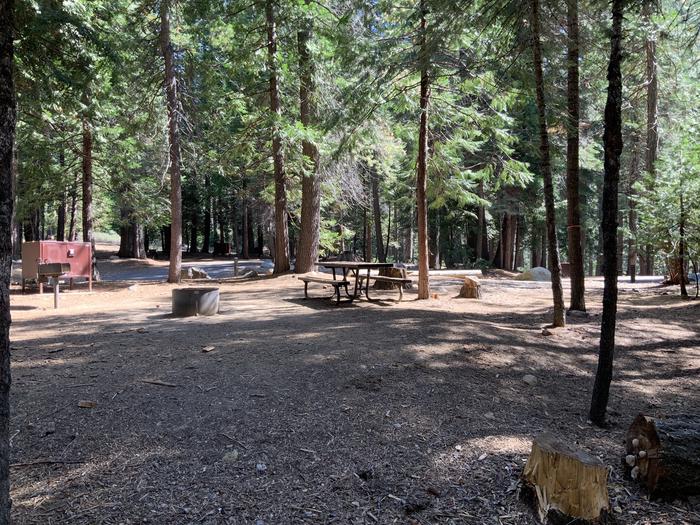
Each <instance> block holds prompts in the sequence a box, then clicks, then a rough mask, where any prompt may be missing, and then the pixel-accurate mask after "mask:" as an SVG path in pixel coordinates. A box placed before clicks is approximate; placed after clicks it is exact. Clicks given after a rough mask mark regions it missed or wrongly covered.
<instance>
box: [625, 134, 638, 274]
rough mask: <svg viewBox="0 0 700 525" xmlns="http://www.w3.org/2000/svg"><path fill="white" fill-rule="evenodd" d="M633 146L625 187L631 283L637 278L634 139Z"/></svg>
mask: <svg viewBox="0 0 700 525" xmlns="http://www.w3.org/2000/svg"><path fill="white" fill-rule="evenodd" d="M633 148H634V149H633V151H632V165H631V169H630V177H629V186H628V188H627V190H628V191H627V195H628V196H629V200H628V212H627V225H628V226H629V231H630V236H629V238H628V239H627V274H628V275H629V277H630V282H631V283H634V282H636V280H637V199H636V195H635V188H634V185H635V183H636V182H637V179H638V177H639V146H638V143H637V140H636V139H635V143H634V146H633Z"/></svg>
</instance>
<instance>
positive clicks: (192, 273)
mask: <svg viewBox="0 0 700 525" xmlns="http://www.w3.org/2000/svg"><path fill="white" fill-rule="evenodd" d="M180 278H181V279H185V280H187V279H211V277H209V274H208V273H207V272H205V271H204V270H202V269H201V268H196V267H195V266H190V267H189V268H183V269H182V270H181V271H180Z"/></svg>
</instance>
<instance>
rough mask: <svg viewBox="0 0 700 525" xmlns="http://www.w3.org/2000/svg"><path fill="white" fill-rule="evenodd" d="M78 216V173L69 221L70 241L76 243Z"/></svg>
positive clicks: (71, 191) (72, 189)
mask: <svg viewBox="0 0 700 525" xmlns="http://www.w3.org/2000/svg"><path fill="white" fill-rule="evenodd" d="M77 215H78V173H77V172H76V174H75V179H74V180H73V187H72V188H71V190H70V215H69V217H70V218H69V220H68V240H69V241H75V240H76V239H77V238H78V232H77V231H76V227H75V225H76V220H77V218H76V217H77Z"/></svg>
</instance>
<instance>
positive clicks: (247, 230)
mask: <svg viewBox="0 0 700 525" xmlns="http://www.w3.org/2000/svg"><path fill="white" fill-rule="evenodd" d="M249 213H250V212H249V211H248V200H247V199H245V198H244V199H243V217H242V219H243V227H242V228H241V230H242V231H241V257H242V258H243V259H250V236H251V232H252V228H251V226H250V222H249V220H250V217H249Z"/></svg>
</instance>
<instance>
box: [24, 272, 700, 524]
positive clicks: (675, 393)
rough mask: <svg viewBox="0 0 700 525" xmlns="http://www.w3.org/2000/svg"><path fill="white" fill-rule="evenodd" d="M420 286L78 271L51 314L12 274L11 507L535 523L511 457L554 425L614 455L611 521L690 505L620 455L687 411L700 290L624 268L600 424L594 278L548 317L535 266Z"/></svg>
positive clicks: (65, 519)
mask: <svg viewBox="0 0 700 525" xmlns="http://www.w3.org/2000/svg"><path fill="white" fill-rule="evenodd" d="M433 284H434V286H435V288H436V289H437V291H438V293H439V294H440V296H439V298H438V299H432V300H429V301H416V300H415V292H407V293H406V295H405V299H404V301H403V302H402V303H397V302H395V299H396V298H397V294H396V292H393V291H388V292H382V293H381V294H380V295H379V297H381V298H382V300H380V301H378V302H375V303H368V302H367V301H361V302H355V303H353V304H352V305H344V306H341V307H335V306H333V305H332V303H330V302H329V301H328V299H323V298H319V299H311V300H304V299H303V286H302V285H301V283H300V282H299V281H298V280H297V279H296V278H294V277H293V276H283V277H279V278H265V279H259V280H255V281H251V282H236V283H234V282H222V283H221V284H220V285H219V286H220V288H221V313H220V314H219V315H217V316H214V317H198V318H187V319H174V318H171V317H170V316H169V312H170V293H171V289H172V286H171V285H167V284H162V283H156V284H153V283H151V284H148V283H144V284H140V285H137V286H136V287H132V288H127V287H126V286H127V285H126V284H114V283H113V284H110V285H109V286H107V285H105V286H98V287H97V288H96V289H95V291H94V292H93V293H87V292H86V291H81V290H80V289H76V290H74V291H72V292H66V293H65V294H62V298H61V299H62V305H61V309H60V310H57V311H55V310H53V308H52V298H51V294H50V293H49V294H44V296H41V297H40V296H38V295H37V294H28V295H24V296H23V295H20V294H19V293H16V294H15V295H13V296H12V314H13V328H12V346H13V351H12V359H13V386H12V400H11V402H12V410H13V413H12V423H11V436H12V463H13V466H12V469H11V476H12V498H13V502H14V507H13V509H14V517H15V522H16V523H19V524H23V523H37V524H39V523H40V524H59V523H79V524H98V523H109V524H118V523H123V524H133V523H157V524H161V523H162V524H185V523H204V524H224V523H230V524H256V525H261V524H278V523H279V524H287V523H340V524H342V523H348V524H356V523H357V524H359V523H467V524H482V523H483V524H503V525H506V524H529V523H535V520H534V518H533V516H532V514H531V512H530V511H529V510H528V509H527V508H526V507H525V506H523V505H522V504H521V503H520V502H519V500H518V498H517V487H518V476H519V475H520V473H521V471H522V467H523V465H524V462H525V460H526V458H527V454H528V452H529V448H530V441H531V438H532V437H533V436H534V435H536V434H537V433H540V432H543V431H549V432H553V433H555V434H557V435H560V436H562V437H563V438H565V439H567V440H568V441H570V442H572V443H575V444H577V445H578V446H580V447H581V448H583V449H585V450H587V451H589V452H591V453H593V454H595V455H597V456H600V457H601V458H602V459H603V460H604V461H605V463H606V464H608V465H610V481H609V489H610V497H611V504H612V506H613V507H614V509H615V513H614V514H615V517H616V518H617V522H618V523H620V524H652V523H653V524H667V523H668V524H691V523H700V503H699V502H698V501H697V500H692V501H690V502H681V501H676V502H671V503H662V502H653V501H652V502H650V501H649V500H648V499H647V498H646V496H645V495H644V493H643V492H642V491H640V490H639V489H638V488H637V487H636V486H635V484H634V483H632V482H631V481H627V480H624V479H623V477H622V468H621V466H620V457H621V455H622V454H623V445H622V442H623V436H624V433H625V431H626V428H627V426H628V425H629V424H630V423H631V421H632V419H633V418H634V416H635V415H636V414H638V413H639V412H644V413H646V414H650V415H653V416H666V415H673V414H679V413H690V414H698V413H700V395H699V394H698V387H699V386H700V374H699V373H698V372H699V371H700V344H699V339H700V324H699V323H698V320H699V319H700V315H699V314H700V302H698V301H682V300H681V299H680V298H678V297H677V296H676V294H677V290H674V289H668V288H659V287H658V286H657V285H654V284H638V285H635V286H632V285H629V284H625V285H623V286H622V289H621V292H620V302H621V304H620V313H619V324H618V339H617V341H618V348H617V355H616V362H615V367H616V368H615V369H616V372H615V376H614V384H613V387H612V393H611V400H610V414H611V419H612V422H613V423H612V426H611V427H610V428H609V429H605V430H601V429H597V428H595V427H592V426H591V425H590V424H588V423H587V421H586V414H587V409H588V402H589V399H590V392H591V388H592V384H593V374H594V371H595V365H596V359H597V354H596V352H597V343H598V332H599V322H600V310H601V304H600V297H601V292H602V283H601V281H600V280H591V281H589V282H588V283H587V285H588V292H587V302H588V305H589V310H590V312H591V315H589V316H585V317H578V316H577V317H569V319H568V321H569V324H568V326H567V328H564V329H557V330H552V332H553V335H551V336H545V335H543V334H542V327H543V326H545V325H546V324H548V323H549V321H550V318H551V307H550V305H551V291H550V288H549V284H548V283H525V282H517V281H510V280H489V279H486V280H484V281H483V291H484V297H483V299H482V300H480V301H475V300H467V299H457V298H455V296H456V294H457V291H458V285H457V284H456V283H455V282H454V281H449V280H441V281H438V280H437V279H436V280H435V281H434V283H433ZM312 286H313V285H312ZM314 292H315V293H316V294H318V295H323V294H326V295H329V291H328V290H322V289H320V288H313V290H312V293H314ZM211 347H213V349H211ZM203 350H208V351H203ZM525 374H532V375H534V376H536V378H537V383H536V384H534V385H529V384H527V383H525V382H524V381H523V376H524V375H525ZM81 401H87V402H89V403H82V404H87V405H90V406H92V404H93V403H94V406H93V407H92V408H81V407H80V406H79V403H80V402H81Z"/></svg>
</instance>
